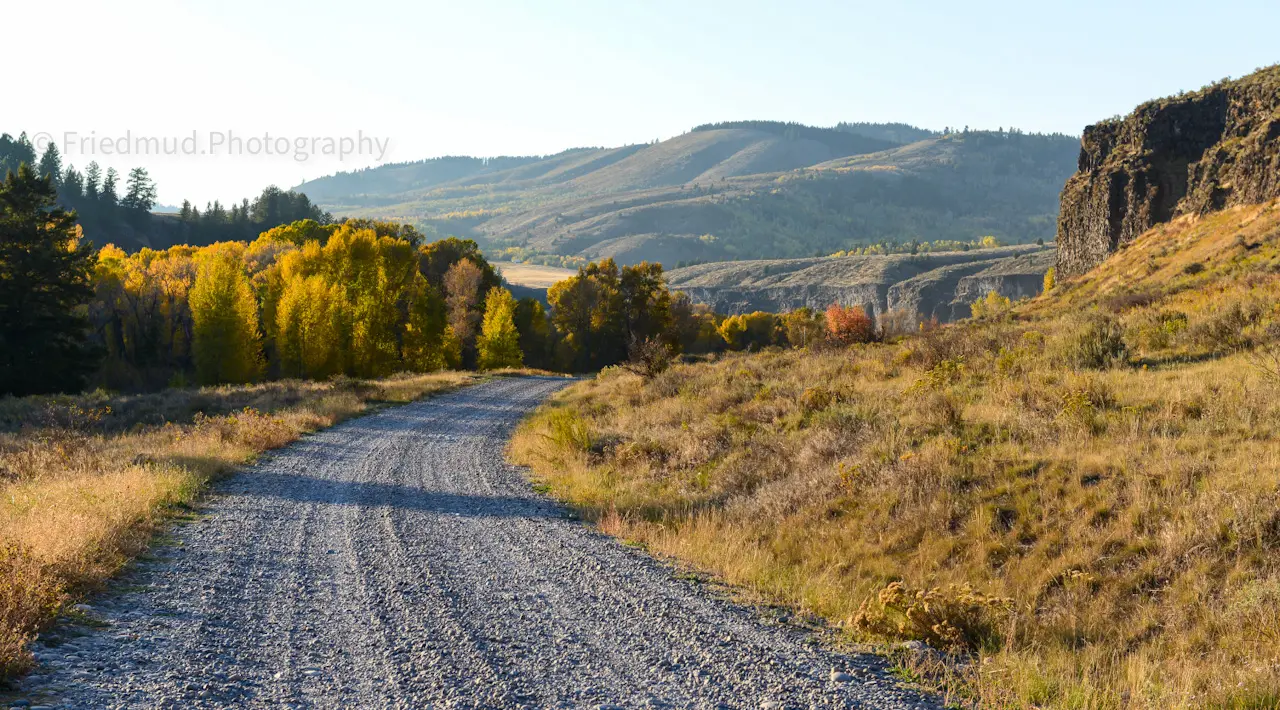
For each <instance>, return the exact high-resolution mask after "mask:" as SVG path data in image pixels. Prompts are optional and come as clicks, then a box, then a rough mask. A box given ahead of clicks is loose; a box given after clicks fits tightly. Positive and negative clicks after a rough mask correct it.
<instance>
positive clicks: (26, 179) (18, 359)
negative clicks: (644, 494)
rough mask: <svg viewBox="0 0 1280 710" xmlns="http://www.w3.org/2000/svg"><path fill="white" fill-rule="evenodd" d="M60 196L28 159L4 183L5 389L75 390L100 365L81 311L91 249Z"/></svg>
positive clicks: (1, 310)
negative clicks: (39, 175)
mask: <svg viewBox="0 0 1280 710" xmlns="http://www.w3.org/2000/svg"><path fill="white" fill-rule="evenodd" d="M56 198H57V193H56V191H55V190H54V188H53V184H52V182H51V181H50V180H48V179H45V178H40V177H37V176H36V174H35V172H34V171H32V170H31V168H29V167H28V166H27V165H26V164H23V165H21V166H19V168H18V171H17V172H16V173H10V174H9V176H8V177H7V179H5V180H4V182H3V183H0V393H8V394H14V395H26V394H35V393H44V392H58V391H75V390H78V389H80V388H81V387H83V385H84V378H85V376H86V375H87V374H88V373H89V372H91V371H92V370H93V368H94V367H95V365H96V361H97V353H96V351H94V350H93V349H92V348H90V347H89V346H88V345H86V337H85V336H86V333H87V331H88V321H87V318H86V316H85V309H84V306H85V304H87V303H88V302H89V300H90V299H91V298H92V297H93V289H92V287H91V286H90V285H89V283H90V282H89V276H90V272H91V271H92V269H93V263H94V255H93V250H92V249H91V248H90V246H89V245H88V244H85V243H83V242H81V241H80V239H79V229H78V228H77V227H76V224H75V219H76V217H75V213H74V212H66V211H64V210H62V209H61V208H59V207H58V206H57V202H56Z"/></svg>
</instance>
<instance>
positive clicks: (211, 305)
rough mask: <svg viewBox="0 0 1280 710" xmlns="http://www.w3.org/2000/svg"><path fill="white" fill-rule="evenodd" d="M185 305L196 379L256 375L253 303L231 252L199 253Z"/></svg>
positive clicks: (222, 379)
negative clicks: (191, 325)
mask: <svg viewBox="0 0 1280 710" xmlns="http://www.w3.org/2000/svg"><path fill="white" fill-rule="evenodd" d="M219 246H221V245H219ZM190 307H191V318H192V320H193V321H194V325H195V328H194V331H195V332H194V335H195V361H196V377H197V378H198V379H199V380H200V382H202V383H204V384H220V383H224V382H225V383H242V382H252V381H254V380H256V379H258V376H259V375H260V374H261V373H262V357H261V350H260V347H259V342H258V302H257V300H256V299H255V298H254V295H253V288H252V287H250V285H249V278H248V276H247V275H246V274H245V272H244V268H243V267H242V266H241V265H240V261H239V259H238V258H237V255H236V254H234V253H225V252H224V253H218V252H215V253H213V254H209V255H207V256H206V257H205V260H204V262H203V263H202V264H200V267H199V271H198V272H197V275H196V282H195V285H194V286H193V287H192V288H191V296H190Z"/></svg>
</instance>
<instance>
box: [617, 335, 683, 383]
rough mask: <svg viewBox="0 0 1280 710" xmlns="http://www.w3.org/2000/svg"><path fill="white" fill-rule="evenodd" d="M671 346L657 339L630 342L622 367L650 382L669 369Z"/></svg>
mask: <svg viewBox="0 0 1280 710" xmlns="http://www.w3.org/2000/svg"><path fill="white" fill-rule="evenodd" d="M671 358H672V353H671V346H670V345H668V344H667V343H664V342H662V341H661V340H659V339H657V338H645V339H644V340H632V341H631V347H629V348H627V362H626V363H625V364H624V365H623V367H625V368H626V369H627V370H628V371H630V372H633V373H635V374H637V375H639V376H641V377H643V378H644V379H646V380H651V379H653V378H655V377H657V376H658V375H661V374H662V373H663V372H666V370H667V368H669V367H671Z"/></svg>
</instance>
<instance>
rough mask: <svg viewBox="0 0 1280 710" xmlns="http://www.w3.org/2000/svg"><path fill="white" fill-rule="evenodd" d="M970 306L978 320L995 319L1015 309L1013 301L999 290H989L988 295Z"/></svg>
mask: <svg viewBox="0 0 1280 710" xmlns="http://www.w3.org/2000/svg"><path fill="white" fill-rule="evenodd" d="M969 308H970V310H971V311H972V312H973V317H974V318H977V319H978V320H994V319H996V318H1001V317H1003V316H1004V315H1006V314H1007V313H1009V311H1011V310H1012V309H1013V301H1011V300H1009V299H1008V297H1006V296H1001V295H1000V293H999V292H997V291H989V292H987V295H986V297H984V298H979V299H978V300H976V301H974V302H973V303H972V304H970V306H969Z"/></svg>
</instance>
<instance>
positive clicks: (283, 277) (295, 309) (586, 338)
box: [0, 164, 875, 395]
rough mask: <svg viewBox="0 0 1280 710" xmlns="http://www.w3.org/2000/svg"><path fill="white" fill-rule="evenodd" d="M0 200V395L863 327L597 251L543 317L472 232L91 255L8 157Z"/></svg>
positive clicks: (559, 365)
mask: <svg viewBox="0 0 1280 710" xmlns="http://www.w3.org/2000/svg"><path fill="white" fill-rule="evenodd" d="M0 205H2V206H3V217H2V219H0V351H2V353H3V354H2V355H0V358H3V359H2V360H0V365H2V366H3V372H2V373H0V393H7V394H16V395H23V394H33V393H42V392H56V391H75V390H78V389H81V388H83V387H86V386H99V387H105V388H108V389H112V390H123V391H147V390H155V389H160V388H163V387H166V386H186V385H189V384H195V383H198V384H226V383H247V382H256V381H261V380H269V379H280V378H304V379H318V380H322V379H327V378H331V377H335V376H339V375H347V376H352V377H360V378H374V377H385V376H388V375H391V374H394V373H399V372H419V373H421V372H433V371H438V370H445V369H453V370H457V369H500V368H509V367H521V366H528V367H533V368H539V369H544V370H558V371H564V372H588V371H595V370H599V369H601V368H603V367H607V366H610V365H617V364H626V365H627V366H629V367H634V368H637V369H638V370H643V371H646V372H650V373H655V372H659V371H661V370H662V369H665V367H666V366H667V365H668V364H669V363H670V362H671V361H672V360H673V358H675V357H676V356H677V355H679V354H681V353H710V352H716V351H720V350H744V349H755V348H759V347H766V346H770V345H796V346H803V345H808V344H812V343H814V342H816V341H817V340H820V339H822V338H823V337H831V338H834V339H837V340H842V341H843V340H848V339H849V338H850V337H853V338H855V339H858V338H863V336H859V335H857V333H863V332H865V333H866V334H867V335H866V336H865V338H864V339H866V338H870V337H872V335H873V334H874V333H875V329H874V328H873V327H872V325H871V323H870V319H868V318H867V317H866V315H865V314H862V313H861V311H860V309H841V308H840V307H838V306H833V312H831V313H828V314H825V315H824V314H822V313H815V312H812V311H810V310H808V309H801V310H799V311H796V312H794V313H789V314H784V315H776V314H770V313H752V314H745V315H739V316H732V317H724V316H722V315H719V314H716V313H713V312H711V311H710V310H709V309H708V308H707V307H705V306H702V305H699V304H694V303H692V302H691V301H690V300H689V298H688V297H687V296H686V295H685V294H682V293H672V292H671V291H670V290H669V289H668V288H667V285H666V282H665V279H664V275H663V269H662V266H661V265H660V264H649V263H641V264H637V265H632V266H619V265H618V264H617V263H615V262H614V261H613V260H612V259H605V260H602V261H600V262H598V263H590V264H587V265H584V266H583V267H581V268H580V269H579V271H578V273H577V275H575V276H573V277H570V278H568V279H565V280H563V281H561V282H559V283H557V284H555V285H553V286H552V287H551V289H550V290H549V292H548V294H547V303H548V304H549V309H548V308H547V307H545V306H544V305H543V303H542V302H541V301H539V300H537V299H534V298H521V299H516V298H515V297H514V296H513V295H512V294H511V292H510V291H509V290H508V289H506V288H504V285H503V283H502V281H501V278H500V277H499V275H498V274H497V272H496V271H495V270H494V268H493V266H492V265H491V264H490V263H489V262H488V261H487V260H486V259H485V257H484V255H483V254H482V253H481V251H480V249H479V247H478V246H477V244H476V243H475V242H474V241H471V240H468V239H458V238H455V237H449V238H446V239H441V240H436V241H433V242H430V243H425V239H424V238H423V236H422V235H421V233H419V232H418V231H417V230H416V229H414V228H413V227H412V226H409V225H403V224H397V223H394V222H383V221H373V220H358V219H349V220H345V221H343V222H341V223H328V224H325V223H321V222H319V221H316V220H312V219H304V220H299V221H295V222H293V223H290V224H288V225H282V226H278V227H274V228H272V229H268V230H265V231H263V232H262V233H261V234H259V235H258V236H257V237H256V238H254V239H253V240H252V241H221V242H216V243H213V244H210V245H207V246H190V245H179V246H174V247H170V248H168V249H160V250H156V249H147V248H144V249H142V250H140V251H137V252H135V253H132V254H131V253H128V252H126V251H125V250H123V249H121V248H119V247H116V246H114V245H110V244H108V245H106V246H103V247H102V248H101V249H95V248H94V247H93V245H91V244H90V243H88V242H87V241H86V240H84V239H83V238H82V233H83V232H82V230H81V228H80V226H79V225H78V224H76V214H75V213H74V212H70V211H67V210H65V209H63V208H62V207H61V206H60V205H59V204H58V199H57V192H56V188H55V187H54V184H53V181H52V179H51V176H50V175H47V174H46V175H43V176H38V175H37V174H36V173H35V172H34V171H32V170H31V169H30V168H28V167H27V166H26V165H25V164H24V165H21V166H20V167H19V168H18V170H17V172H11V173H9V175H8V176H7V178H6V179H5V181H4V182H3V184H0ZM850 318H852V319H853V324H852V325H850V320H849V319H850ZM851 333H852V334H854V335H852V336H851V335H850V334H851ZM824 334H825V335H824Z"/></svg>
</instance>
